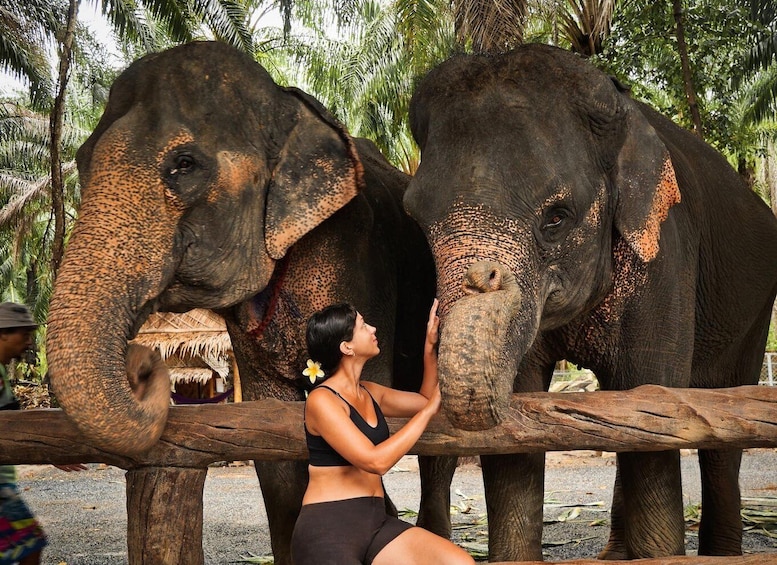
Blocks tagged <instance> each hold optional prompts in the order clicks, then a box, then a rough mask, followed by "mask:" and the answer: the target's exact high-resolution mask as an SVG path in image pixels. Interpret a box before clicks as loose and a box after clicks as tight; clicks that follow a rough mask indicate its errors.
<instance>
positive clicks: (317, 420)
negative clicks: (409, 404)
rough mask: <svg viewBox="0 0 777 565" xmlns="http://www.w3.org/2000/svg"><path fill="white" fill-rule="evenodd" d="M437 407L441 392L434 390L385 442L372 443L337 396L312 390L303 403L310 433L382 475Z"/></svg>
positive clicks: (361, 466) (358, 464)
mask: <svg viewBox="0 0 777 565" xmlns="http://www.w3.org/2000/svg"><path fill="white" fill-rule="evenodd" d="M408 394H410V393H408ZM416 396H419V395H416ZM439 409H440V393H439V390H437V392H436V393H434V394H432V398H431V399H430V400H429V401H426V403H425V405H424V406H423V407H422V408H421V409H420V410H419V411H418V412H417V413H416V414H415V415H414V416H413V417H412V418H411V419H410V420H409V421H408V422H407V424H405V425H404V426H402V428H401V429H400V430H399V431H397V432H396V433H395V434H394V435H392V436H391V437H390V438H388V439H387V440H386V441H383V442H381V443H379V444H378V445H373V444H372V442H371V441H370V440H369V439H368V438H367V436H365V435H364V434H363V433H362V432H361V431H360V430H359V428H357V427H356V425H355V424H354V423H353V422H352V421H351V418H350V416H349V414H348V412H347V410H345V409H344V404H343V402H342V401H341V400H340V399H339V398H338V397H336V396H335V395H334V394H323V393H318V394H316V393H315V391H314V392H312V393H311V394H310V396H308V399H307V402H306V408H305V422H306V424H307V426H308V430H310V432H311V433H315V434H318V435H320V436H322V437H323V438H324V439H325V440H326V442H327V443H328V444H329V445H330V446H332V448H333V449H334V450H335V451H337V452H338V453H339V454H340V455H342V456H343V457H344V458H345V459H346V460H348V462H349V463H351V464H352V465H353V466H354V467H357V468H358V469H361V470H363V471H366V472H368V473H373V474H376V475H383V474H385V473H386V472H388V470H389V469H391V467H393V466H394V465H395V464H396V463H397V461H399V460H400V459H401V458H402V457H403V456H404V455H406V454H407V452H408V451H409V450H410V448H412V447H413V445H415V443H416V442H417V441H418V438H419V437H421V434H422V433H423V432H424V430H425V429H426V426H427V425H428V424H429V420H431V418H432V416H434V415H435V414H436V413H437V412H438V411H439Z"/></svg>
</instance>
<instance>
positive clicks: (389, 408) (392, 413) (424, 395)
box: [362, 298, 440, 418]
mask: <svg viewBox="0 0 777 565" xmlns="http://www.w3.org/2000/svg"><path fill="white" fill-rule="evenodd" d="M437 306H438V301H437V299H436V298H435V299H434V302H433V303H432V308H431V310H430V311H429V319H428V320H427V322H426V339H425V341H424V376H423V381H422V382H421V388H420V389H419V391H418V392H406V391H402V390H396V389H393V388H389V387H385V386H381V385H378V384H375V383H370V382H363V383H362V384H363V385H364V386H365V387H366V388H367V390H369V391H370V394H372V397H373V398H374V399H375V401H376V402H377V403H378V404H379V405H380V409H381V410H382V411H383V414H384V415H386V416H388V417H390V418H410V417H411V416H413V415H414V414H416V413H417V412H418V411H419V410H421V409H422V408H423V407H424V406H425V405H426V403H427V402H428V401H429V399H431V398H432V396H433V395H434V394H436V393H438V390H439V387H438V386H437V340H438V333H439V328H440V318H438V317H437Z"/></svg>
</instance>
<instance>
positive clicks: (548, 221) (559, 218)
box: [542, 208, 569, 231]
mask: <svg viewBox="0 0 777 565" xmlns="http://www.w3.org/2000/svg"><path fill="white" fill-rule="evenodd" d="M568 217H569V213H568V212H567V211H566V210H562V209H558V208H557V209H555V210H550V211H549V212H548V213H547V214H546V215H545V220H544V222H543V224H542V230H543V231H545V230H553V229H556V228H558V227H561V225H562V224H563V223H564V220H566V219H567V218H568Z"/></svg>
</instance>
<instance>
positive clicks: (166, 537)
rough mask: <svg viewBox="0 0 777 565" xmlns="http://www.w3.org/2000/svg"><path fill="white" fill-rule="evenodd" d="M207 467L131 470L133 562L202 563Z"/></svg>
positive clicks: (129, 533) (129, 542) (129, 532)
mask: <svg viewBox="0 0 777 565" xmlns="http://www.w3.org/2000/svg"><path fill="white" fill-rule="evenodd" d="M207 474H208V470H207V469H187V468H180V467H140V468H137V469H132V470H130V471H127V475H126V478H127V556H128V561H129V565H179V564H182V563H186V564H187V565H203V564H204V563H205V554H204V552H203V549H202V493H203V488H204V486H205V477H206V476H207Z"/></svg>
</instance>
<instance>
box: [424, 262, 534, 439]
mask: <svg viewBox="0 0 777 565" xmlns="http://www.w3.org/2000/svg"><path fill="white" fill-rule="evenodd" d="M464 290H465V292H466V293H467V296H464V297H463V298H461V299H459V300H457V301H456V302H455V303H453V304H452V305H451V307H450V309H449V311H448V312H447V314H446V315H445V318H444V320H443V327H442V334H441V336H440V351H439V374H440V389H441V392H442V396H443V405H444V407H445V413H446V414H447V416H448V418H449V419H450V420H451V423H452V424H453V425H454V426H456V427H457V428H461V429H465V430H484V429H488V428H491V427H493V426H495V425H497V424H499V423H500V422H501V421H502V420H503V418H504V415H505V412H506V410H507V409H508V407H509V402H510V396H511V394H512V391H513V389H512V387H513V380H514V379H515V375H516V373H517V369H518V364H519V362H520V359H521V357H522V356H523V353H524V352H525V350H526V348H527V347H528V343H530V342H531V341H532V340H533V338H534V332H535V331H536V325H534V324H532V323H531V321H532V320H534V318H535V317H536V316H534V315H533V314H532V312H531V311H529V312H527V310H526V304H525V303H523V302H522V299H521V292H520V290H519V289H518V285H517V284H516V282H515V279H514V277H513V276H512V274H511V273H510V272H509V271H508V270H507V269H505V268H504V267H501V266H500V265H498V264H496V263H490V262H479V263H476V264H474V265H473V266H472V267H470V269H469V271H468V272H467V276H466V279H465V282H464ZM530 310H532V311H533V310H534V309H530ZM526 322H529V323H526ZM527 333H531V334H532V335H525V334H527Z"/></svg>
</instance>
